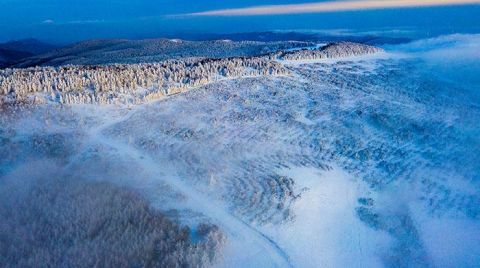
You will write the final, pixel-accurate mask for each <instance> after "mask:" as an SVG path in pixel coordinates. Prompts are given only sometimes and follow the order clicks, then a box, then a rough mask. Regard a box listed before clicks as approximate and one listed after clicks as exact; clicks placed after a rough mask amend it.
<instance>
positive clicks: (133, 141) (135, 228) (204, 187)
mask: <svg viewBox="0 0 480 268" xmlns="http://www.w3.org/2000/svg"><path fill="white" fill-rule="evenodd" d="M479 47H480V37H479V36H478V35H449V36H440V37H438V38H433V39H425V40H418V41H414V42H411V43H408V44H401V45H395V46H384V49H385V50H386V52H385V53H382V54H381V55H380V56H378V57H372V56H365V57H364V56H357V57H353V58H346V59H343V60H331V61H325V60H316V61H310V62H308V61H306V62H300V63H297V64H291V63H289V62H285V61H284V62H282V61H281V60H279V61H278V63H279V64H283V65H284V67H285V68H286V69H288V71H289V72H290V73H291V75H282V76H257V77H244V78H241V77H240V78H232V79H228V80H219V81H217V82H213V83H208V84H205V85H201V86H198V87H196V88H193V89H191V90H189V91H187V92H183V93H180V94H176V95H173V96H169V97H166V98H163V99H161V100H157V101H152V102H147V103H144V104H141V105H130V106H129V105H95V104H88V105H79V104H77V105H60V104H55V103H47V104H42V105H33V106H26V107H22V108H20V107H11V106H5V107H2V110H1V111H2V112H1V116H0V192H1V193H4V195H2V196H1V197H0V217H1V218H0V266H7V267H8V266H16V264H24V265H26V266H28V265H33V263H35V261H39V263H42V264H45V265H49V264H50V265H52V264H53V265H54V266H57V265H59V266H62V265H75V266H79V267H87V266H89V264H92V263H96V262H95V260H108V261H105V262H103V263H102V264H104V265H106V266H108V265H120V266H122V265H127V266H135V265H137V266H142V265H146V266H149V265H151V266H154V265H162V264H163V265H186V266H207V267H209V266H214V267H476V266H478V264H479V263H480V239H479V237H480V155H479V154H478V152H479V151H480V139H479V137H480V124H479V121H480V94H479V93H480V81H479V80H478V74H480V66H479V65H478V59H480V56H479V54H478V53H479V50H478V48H479ZM52 189H53V190H52ZM83 189H85V190H83ZM66 193H69V194H66ZM64 203H65V204H68V205H69V206H68V208H69V209H65V208H63V207H62V204H64ZM119 204H123V205H124V207H127V208H129V209H127V210H126V211H125V212H123V210H122V209H121V206H120V207H119ZM123 205H122V206H123ZM12 208H19V209H21V211H15V210H12ZM97 210H98V211H102V212H105V213H104V214H102V213H96V212H95V211H97ZM22 211H24V212H25V213H22ZM109 213H111V215H112V217H114V219H115V220H111V219H110V218H109V217H104V215H109ZM66 221H68V222H72V224H69V223H67V222H66ZM117 222H118V223H119V224H120V223H121V224H120V225H118V226H117V225H116V224H115V223H117ZM32 226H41V228H37V229H35V228H34V227H32ZM83 226H85V228H84V227H83ZM55 227H58V228H59V229H58V230H66V231H65V232H62V234H59V233H57V232H56V231H55V230H57V229H55ZM42 228H43V229H42ZM156 228H160V229H158V230H161V231H158V232H157V231H156V230H157V229H156ZM32 230H33V231H32ZM124 230H128V232H124ZM11 234H18V235H17V236H12V235H11ZM19 237H21V239H19ZM151 237H154V238H155V239H150V238H151ZM133 238H136V239H135V240H134V243H132V244H129V243H127V242H128V241H129V240H130V239H133ZM166 238H168V239H166ZM22 239H23V240H22ZM20 240H21V241H20ZM24 241H28V243H25V242H24ZM72 241H75V243H73V242H72ZM104 241H106V242H104ZM115 241H121V243H120V244H115ZM105 243H107V244H105ZM111 245H115V247H110V246H111ZM129 245H130V246H129ZM44 248H46V249H45V250H44ZM166 248H174V249H175V250H174V251H168V250H165V249H166ZM122 250H125V252H127V253H128V254H126V255H122ZM62 252H67V253H68V254H66V255H65V254H62ZM75 256H81V259H80V260H84V262H78V261H74V260H75ZM115 256H127V257H129V258H127V257H122V258H120V257H119V258H118V259H116V257H115ZM92 260H93V261H92ZM145 260H148V261H147V262H146V261H145ZM162 260H164V262H161V261H162Z"/></svg>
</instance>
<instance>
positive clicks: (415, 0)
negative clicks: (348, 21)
mask: <svg viewBox="0 0 480 268" xmlns="http://www.w3.org/2000/svg"><path fill="white" fill-rule="evenodd" d="M468 4H480V0H353V1H352V0H347V1H327V2H317V3H304V4H290V5H269V6H252V7H246V8H236V9H220V10H209V11H204V12H198V13H191V14H189V15H192V16H255V15H279V14H302V13H327V12H339V11H355V10H370V9H386V8H411V7H429V6H448V5H468Z"/></svg>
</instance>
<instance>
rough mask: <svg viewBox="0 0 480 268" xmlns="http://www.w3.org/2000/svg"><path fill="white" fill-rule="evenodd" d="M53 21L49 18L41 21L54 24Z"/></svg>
mask: <svg viewBox="0 0 480 268" xmlns="http://www.w3.org/2000/svg"><path fill="white" fill-rule="evenodd" d="M54 23H55V21H54V20H51V19H48V20H44V21H42V24H54Z"/></svg>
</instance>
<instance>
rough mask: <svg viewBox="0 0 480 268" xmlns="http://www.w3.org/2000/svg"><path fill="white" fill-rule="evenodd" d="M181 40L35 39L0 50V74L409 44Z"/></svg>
mask: <svg viewBox="0 0 480 268" xmlns="http://www.w3.org/2000/svg"><path fill="white" fill-rule="evenodd" d="M182 38H184V39H188V40H190V41H186V40H180V39H166V38H159V39H142V40H128V39H105V40H89V41H83V42H79V43H75V44H72V45H68V46H65V47H61V48H60V47H57V46H54V45H51V44H46V43H43V42H41V41H38V40H35V39H25V40H19V41H12V42H8V43H4V44H0V68H6V67H15V68H25V67H32V66H61V65H67V64H74V65H101V64H114V63H146V62H157V61H163V60H168V59H178V58H186V57H209V58H225V57H239V56H240V57H241V56H254V55H263V54H268V53H271V52H274V51H278V50H287V49H294V48H300V47H307V46H312V45H315V44H317V43H328V42H338V41H351V42H357V43H363V44H368V45H384V44H397V43H404V42H408V41H410V39H406V38H397V37H385V36H376V35H329V34H323V33H315V32H298V31H286V32H276V31H274V32H252V33H235V34H207V35H205V34H202V35H194V34H190V35H182ZM293 40H294V41H293Z"/></svg>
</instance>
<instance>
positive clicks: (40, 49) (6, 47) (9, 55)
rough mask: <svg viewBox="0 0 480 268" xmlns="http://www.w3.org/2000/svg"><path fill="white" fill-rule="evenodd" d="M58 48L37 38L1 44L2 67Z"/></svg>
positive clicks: (0, 64)
mask: <svg viewBox="0 0 480 268" xmlns="http://www.w3.org/2000/svg"><path fill="white" fill-rule="evenodd" d="M56 48H58V47H57V46H55V45H52V44H48V43H44V42H42V41H39V40H36V39H22V40H16V41H10V42H6V43H1V44H0V68H5V67H8V66H11V65H12V64H15V63H16V62H18V61H20V60H22V59H25V58H28V57H32V56H35V55H38V54H42V53H46V52H49V51H52V50H54V49H56Z"/></svg>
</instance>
